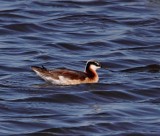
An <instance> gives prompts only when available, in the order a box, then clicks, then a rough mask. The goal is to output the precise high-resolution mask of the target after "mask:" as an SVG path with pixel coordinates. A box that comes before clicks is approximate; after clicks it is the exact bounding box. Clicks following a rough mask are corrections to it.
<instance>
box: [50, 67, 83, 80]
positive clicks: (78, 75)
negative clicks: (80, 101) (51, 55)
mask: <svg viewBox="0 0 160 136" xmlns="http://www.w3.org/2000/svg"><path fill="white" fill-rule="evenodd" d="M49 74H50V75H51V76H52V77H53V78H55V79H59V77H60V76H63V77H64V78H68V79H72V80H78V79H80V80H84V79H85V78H86V73H84V72H81V71H76V70H70V69H66V68H60V69H54V70H49Z"/></svg>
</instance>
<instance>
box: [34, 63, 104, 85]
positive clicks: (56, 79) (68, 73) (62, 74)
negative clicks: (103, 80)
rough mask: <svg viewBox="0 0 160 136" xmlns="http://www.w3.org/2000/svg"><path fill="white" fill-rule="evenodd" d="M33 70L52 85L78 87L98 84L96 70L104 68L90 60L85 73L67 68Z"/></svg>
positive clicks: (37, 68) (38, 68)
mask: <svg viewBox="0 0 160 136" xmlns="http://www.w3.org/2000/svg"><path fill="white" fill-rule="evenodd" d="M31 68H32V70H33V71H34V72H36V74H37V75H38V76H40V77H41V78H42V79H44V80H45V81H47V82H50V83H52V84H57V85H76V84H84V83H97V82H98V80H99V77H98V74H97V72H96V70H97V69H99V68H102V66H101V64H100V63H99V62H97V61H94V60H90V61H87V63H86V68H85V71H84V72H81V71H77V70H71V69H67V68H58V69H53V70H48V69H47V68H45V67H43V66H42V67H37V66H32V67H31Z"/></svg>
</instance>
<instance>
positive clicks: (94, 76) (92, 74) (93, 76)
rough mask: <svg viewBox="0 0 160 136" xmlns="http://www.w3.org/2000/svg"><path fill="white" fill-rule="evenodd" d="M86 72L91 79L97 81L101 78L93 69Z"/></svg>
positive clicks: (87, 69)
mask: <svg viewBox="0 0 160 136" xmlns="http://www.w3.org/2000/svg"><path fill="white" fill-rule="evenodd" d="M85 72H86V73H87V75H88V77H89V78H96V79H98V78H99V77H98V74H97V72H96V70H93V69H91V68H86V70H85Z"/></svg>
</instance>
